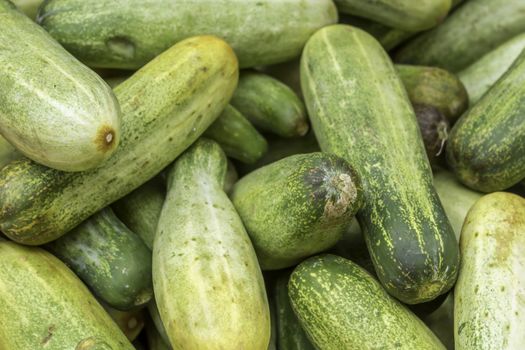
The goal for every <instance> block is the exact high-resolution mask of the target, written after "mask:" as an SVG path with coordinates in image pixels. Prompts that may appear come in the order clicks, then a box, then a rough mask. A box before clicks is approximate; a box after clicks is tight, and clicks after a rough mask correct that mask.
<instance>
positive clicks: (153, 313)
mask: <svg viewBox="0 0 525 350" xmlns="http://www.w3.org/2000/svg"><path fill="white" fill-rule="evenodd" d="M148 312H149V316H150V318H151V321H152V322H153V324H154V325H155V328H156V329H157V333H159V335H160V337H161V338H162V340H163V341H164V342H165V343H166V344H169V343H170V340H169V339H168V334H167V333H166V328H164V324H163V323H162V320H161V319H160V314H159V309H158V307H157V303H156V301H155V299H151V301H150V302H149V304H148Z"/></svg>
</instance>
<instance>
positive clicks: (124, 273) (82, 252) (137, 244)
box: [47, 207, 153, 310]
mask: <svg viewBox="0 0 525 350" xmlns="http://www.w3.org/2000/svg"><path fill="white" fill-rule="evenodd" d="M47 248H48V249H49V250H50V251H51V252H52V253H53V254H55V255H56V256H57V257H58V258H59V259H60V260H62V261H63V262H64V263H66V265H68V266H69V267H70V268H71V269H72V270H73V271H74V272H75V273H76V274H77V276H79V277H80V278H81V279H82V280H83V281H84V282H85V283H86V285H87V286H88V287H89V288H90V289H91V290H92V291H93V293H94V294H95V295H96V296H97V297H99V298H100V299H102V300H103V301H104V302H106V303H108V304H109V305H110V306H112V307H114V308H116V309H119V310H129V309H132V308H135V307H137V306H142V305H145V304H146V303H148V302H149V301H150V299H151V298H152V296H153V286H152V282H151V252H150V251H149V249H148V247H147V246H146V245H145V244H144V242H143V241H142V240H141V239H140V237H139V236H137V235H136V234H135V233H133V232H131V231H130V230H129V229H128V228H127V227H126V225H124V224H123V223H122V221H120V220H119V219H118V218H117V217H116V216H115V214H114V213H113V211H112V210H111V208H109V207H108V208H104V209H103V210H101V211H99V212H98V213H96V214H95V215H93V216H92V217H90V218H89V219H87V220H86V221H84V222H83V223H82V224H80V225H79V226H77V227H75V228H74V229H73V230H72V231H71V232H69V233H68V234H66V235H64V236H62V237H60V238H59V239H57V240H55V241H53V242H51V243H49V244H48V245H47Z"/></svg>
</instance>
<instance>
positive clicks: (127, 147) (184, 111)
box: [0, 36, 238, 245]
mask: <svg viewBox="0 0 525 350" xmlns="http://www.w3.org/2000/svg"><path fill="white" fill-rule="evenodd" d="M237 77H238V69H237V60H236V58H235V55H234V53H233V51H232V50H231V48H230V47H229V46H228V45H227V44H226V43H225V42H224V41H222V40H220V39H218V38H215V37H212V36H200V37H194V38H190V39H187V40H184V41H182V42H180V43H178V44H176V45H175V46H173V47H172V48H170V49H169V50H168V51H166V52H164V53H163V54H161V55H160V56H158V57H157V58H155V59H154V60H153V61H151V62H150V63H149V64H148V65H146V66H145V67H144V68H142V69H141V70H139V71H138V72H136V73H135V74H134V75H133V76H132V77H131V78H129V79H128V80H126V81H125V82H124V83H122V85H119V86H118V87H117V88H116V89H115V94H116V96H117V98H118V100H119V102H120V105H121V108H122V112H123V115H124V118H123V124H122V139H121V142H120V146H119V148H118V149H117V151H116V152H115V154H114V155H113V156H112V157H111V158H110V159H108V160H107V161H106V162H105V164H104V166H103V167H100V168H97V169H95V170H91V171H86V172H79V173H64V172H60V171H57V170H53V169H48V168H46V167H44V166H40V165H38V164H36V163H33V162H30V161H28V160H22V161H15V162H13V163H11V164H9V165H8V166H6V167H5V168H3V169H2V171H1V172H0V229H1V230H2V232H4V233H5V234H7V235H8V236H9V237H10V238H11V239H13V240H15V241H17V242H20V243H24V244H32V245H35V244H43V243H47V242H49V241H52V240H54V239H56V238H58V237H59V236H61V235H63V234H64V233H66V232H67V231H69V230H71V229H73V227H75V226H77V225H78V224H80V222H82V221H83V220H85V219H87V218H88V217H89V216H91V215H92V214H94V213H95V212H97V211H99V210H101V209H102V208H104V207H106V206H107V205H109V204H110V203H112V202H114V201H116V200H118V199H119V198H121V197H123V196H125V195H126V194H128V193H130V192H131V191H133V190H134V189H135V188H137V187H139V186H140V185H141V184H143V183H144V182H146V181H148V180H149V179H151V178H152V177H153V176H154V175H156V174H157V173H158V172H160V171H161V170H162V169H163V168H165V167H166V166H167V165H168V164H170V163H171V162H172V161H173V160H174V159H175V158H176V157H177V156H178V155H179V154H180V153H181V152H182V151H184V149H186V148H187V147H188V146H189V145H191V144H192V143H193V142H194V141H195V140H196V139H197V138H198V137H199V136H200V135H201V134H202V133H203V132H204V130H206V128H207V127H208V126H209V125H210V124H211V123H212V122H213V121H214V120H215V118H217V117H218V116H219V114H220V112H221V111H222V110H223V109H224V107H225V106H226V104H227V102H228V100H229V99H230V97H231V95H232V94H233V90H234V89H235V86H236V83H237Z"/></svg>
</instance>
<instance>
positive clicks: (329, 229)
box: [230, 152, 362, 270]
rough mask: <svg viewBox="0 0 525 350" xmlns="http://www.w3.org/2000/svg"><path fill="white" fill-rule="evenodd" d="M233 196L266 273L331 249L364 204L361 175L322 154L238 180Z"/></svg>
mask: <svg viewBox="0 0 525 350" xmlns="http://www.w3.org/2000/svg"><path fill="white" fill-rule="evenodd" d="M283 189H286V191H283ZM230 197H231V200H232V202H233V205H234V206H235V209H236V210H237V212H238V213H239V216H240V217H241V219H242V222H243V223H244V226H245V227H246V231H248V234H249V235H250V238H251V241H252V244H253V246H254V248H255V251H256V253H257V257H258V259H259V264H260V265H261V268H262V269H263V270H277V269H282V268H285V267H289V266H293V265H296V264H297V263H298V262H300V261H301V260H303V259H304V258H306V257H308V256H310V255H313V254H315V253H319V252H322V251H323V250H325V249H328V248H330V247H331V246H333V245H334V244H336V243H337V241H339V239H341V236H342V235H343V231H344V230H345V228H346V226H347V224H348V222H350V220H351V219H352V217H353V216H354V215H355V213H356V211H357V209H359V208H360V206H361V204H362V193H361V180H360V179H359V177H358V175H357V173H356V172H355V170H354V169H353V168H352V167H351V166H350V165H349V164H348V163H347V162H346V161H345V160H344V159H342V158H339V157H337V156H334V155H330V154H326V153H321V152H316V153H310V154H302V155H294V156H290V157H287V158H284V159H281V160H280V161H277V162H275V163H272V164H269V165H267V166H265V167H262V168H259V169H257V170H255V171H253V172H251V173H250V174H248V175H246V176H245V177H243V178H242V179H240V180H239V181H237V183H236V184H235V186H234V187H233V191H232V193H231V196H230Z"/></svg>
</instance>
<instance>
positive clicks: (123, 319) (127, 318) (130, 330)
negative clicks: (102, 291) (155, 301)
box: [100, 302, 145, 341]
mask: <svg viewBox="0 0 525 350" xmlns="http://www.w3.org/2000/svg"><path fill="white" fill-rule="evenodd" d="M100 304H101V305H102V306H103V307H104V309H105V310H106V312H107V313H108V314H109V316H111V318H112V319H113V321H115V323H116V324H117V325H118V326H119V328H120V330H121V331H122V333H124V335H126V337H127V338H128V340H129V341H134V340H135V339H136V338H137V337H138V335H139V334H140V332H142V329H143V328H144V321H145V309H144V308H139V309H135V310H129V311H121V310H117V309H114V308H112V307H111V306H109V305H107V304H105V303H104V302H101V303H100Z"/></svg>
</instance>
